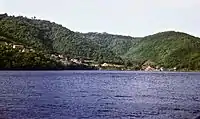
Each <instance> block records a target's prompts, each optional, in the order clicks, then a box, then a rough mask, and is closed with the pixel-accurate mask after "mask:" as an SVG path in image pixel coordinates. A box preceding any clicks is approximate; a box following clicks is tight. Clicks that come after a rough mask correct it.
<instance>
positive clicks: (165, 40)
mask: <svg viewBox="0 0 200 119" xmlns="http://www.w3.org/2000/svg"><path fill="white" fill-rule="evenodd" d="M125 57H128V58H130V59H132V60H140V61H145V60H151V61H153V62H155V63H156V64H157V65H161V66H164V67H169V68H171V67H177V68H179V69H189V70H200V38H197V37H194V36H191V35H188V34H185V33H181V32H174V31H168V32H161V33H157V34H154V35H150V36H147V37H144V38H143V39H142V40H140V41H139V42H138V44H137V45H133V46H132V48H131V49H130V50H129V51H128V52H127V53H126V54H125Z"/></svg>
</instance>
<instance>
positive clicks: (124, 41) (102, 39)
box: [83, 32, 141, 56]
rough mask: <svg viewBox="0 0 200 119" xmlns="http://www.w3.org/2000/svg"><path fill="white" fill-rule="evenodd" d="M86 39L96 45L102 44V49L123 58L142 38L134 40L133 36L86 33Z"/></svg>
mask: <svg viewBox="0 0 200 119" xmlns="http://www.w3.org/2000/svg"><path fill="white" fill-rule="evenodd" d="M83 35H84V37H85V38H88V39H91V40H93V41H95V42H96V43H98V44H100V46H101V47H104V48H107V49H109V50H111V51H112V52H114V53H115V54H117V55H118V56H122V55H123V54H124V53H126V52H127V51H128V50H129V49H130V48H131V47H132V46H133V45H134V44H135V43H136V42H137V41H138V40H140V39H141V38H134V37H131V36H122V35H113V34H108V33H95V32H90V33H85V34H83Z"/></svg>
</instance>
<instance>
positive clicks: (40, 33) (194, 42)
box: [0, 14, 200, 70]
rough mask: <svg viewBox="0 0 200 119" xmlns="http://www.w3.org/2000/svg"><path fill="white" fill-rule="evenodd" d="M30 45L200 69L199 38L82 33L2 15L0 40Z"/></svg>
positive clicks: (103, 59) (97, 58)
mask: <svg viewBox="0 0 200 119" xmlns="http://www.w3.org/2000/svg"><path fill="white" fill-rule="evenodd" d="M4 41H6V42H10V43H15V44H16V43H17V44H22V45H24V46H26V47H31V48H34V49H36V50H37V51H42V52H43V53H50V54H53V53H59V54H63V55H67V56H69V57H71V58H77V57H79V58H83V59H92V60H94V61H96V62H98V63H99V64H101V63H105V62H106V63H111V64H125V65H126V66H129V67H134V66H137V69H141V67H142V65H144V64H145V62H147V61H148V62H152V63H153V64H154V67H155V66H159V67H166V68H173V67H177V68H178V69H184V70H200V38H198V37H194V36H191V35H189V34H186V33H181V32H175V31H167V32H161V33H157V34H154V35H150V36H146V37H142V38H137V37H131V36H122V35H113V34H108V33H96V32H90V33H80V32H74V31H71V30H69V29H68V28H65V27H63V26H62V25H59V24H56V23H54V22H50V21H45V20H39V19H36V18H31V19H29V18H26V17H22V16H19V17H15V16H8V15H7V14H1V15H0V42H4Z"/></svg>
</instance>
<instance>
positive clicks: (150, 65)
mask: <svg viewBox="0 0 200 119" xmlns="http://www.w3.org/2000/svg"><path fill="white" fill-rule="evenodd" d="M1 44H2V43H1ZM3 44H4V45H7V46H10V47H12V48H13V49H18V50H19V52H36V50H34V49H33V48H31V47H25V46H24V45H20V44H13V43H7V42H3ZM45 57H47V58H50V59H52V60H54V61H57V62H60V63H62V64H63V65H65V66H67V65H72V64H77V65H86V66H93V67H96V68H99V69H102V68H103V69H109V68H111V69H119V70H131V69H129V68H128V69H126V68H125V66H124V65H117V64H112V63H106V62H104V63H102V64H99V63H97V62H95V61H94V60H93V59H88V58H69V57H68V56H66V55H63V54H59V53H54V54H45ZM139 70H142V71H176V70H177V68H176V67H174V68H173V69H166V68H164V67H159V66H156V65H155V63H154V62H151V61H149V60H148V61H146V62H145V63H144V64H143V65H142V66H141V67H140V69H139Z"/></svg>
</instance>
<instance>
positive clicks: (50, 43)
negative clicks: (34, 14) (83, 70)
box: [0, 14, 122, 62]
mask: <svg viewBox="0 0 200 119" xmlns="http://www.w3.org/2000/svg"><path fill="white" fill-rule="evenodd" d="M0 36H3V37H6V38H10V39H13V40H14V42H18V43H22V44H24V45H27V46H31V47H34V48H36V49H38V50H43V51H45V52H56V53H63V54H67V55H69V56H70V57H85V58H92V59H95V60H98V61H105V60H106V61H108V62H115V61H116V62H121V61H122V60H121V58H120V57H118V56H116V55H115V53H113V52H112V51H110V50H108V49H105V48H101V47H100V45H99V44H97V43H96V42H95V41H93V40H91V39H87V38H83V36H82V35H81V34H79V33H75V32H73V31H71V30H69V29H67V28H65V27H63V26H62V25H58V24H56V23H52V22H49V21H45V20H38V19H34V18H33V19H28V18H26V17H22V16H19V17H14V16H8V15H7V14H2V15H0ZM113 59H114V61H113Z"/></svg>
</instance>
